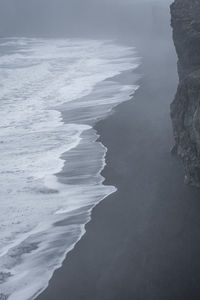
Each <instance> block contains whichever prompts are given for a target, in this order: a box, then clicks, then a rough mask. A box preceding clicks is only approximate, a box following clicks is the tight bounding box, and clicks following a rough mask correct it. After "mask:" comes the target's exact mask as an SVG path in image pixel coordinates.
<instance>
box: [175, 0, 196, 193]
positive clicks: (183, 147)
mask: <svg viewBox="0 0 200 300" xmlns="http://www.w3.org/2000/svg"><path fill="white" fill-rule="evenodd" d="M171 16H172V21H171V25H172V28H173V39H174V44H175V47H176V51H177V55H178V73H179V81H180V82H179V86H178V90H177V93H176V96H175V99H174V101H173V103H172V104H171V118H172V123H173V130H174V137H175V149H176V152H177V154H178V155H179V156H180V157H181V158H182V160H183V163H184V169H185V182H186V183H187V184H191V185H195V186H198V187H200V0H175V1H174V3H173V4H172V5H171Z"/></svg>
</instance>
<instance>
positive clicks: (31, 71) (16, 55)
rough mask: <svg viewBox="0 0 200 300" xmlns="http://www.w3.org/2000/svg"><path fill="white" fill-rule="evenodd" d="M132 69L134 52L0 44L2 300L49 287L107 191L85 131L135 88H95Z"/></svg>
mask: <svg viewBox="0 0 200 300" xmlns="http://www.w3.org/2000/svg"><path fill="white" fill-rule="evenodd" d="M5 53H6V54H5ZM7 53H10V54H7ZM137 66H138V59H137V58H136V55H135V50H134V49H132V48H130V47H123V46H119V45H116V44H114V43H113V42H110V41H97V40H78V39H74V40H73V39H71V40H69V39H68V40H64V39H62V40H48V39H26V38H19V39H18V38H13V39H2V40H0V108H1V109H0V165H1V169H0V270H1V272H2V273H4V274H5V281H4V282H2V283H1V284H0V294H1V293H2V294H4V295H7V296H9V297H8V299H9V300H28V299H34V298H35V297H36V296H37V295H38V294H39V293H40V292H41V291H42V290H43V289H44V288H45V287H46V286H47V285H48V281H49V279H50V278H51V276H52V274H53V272H54V271H55V270H56V269H57V268H58V267H60V266H61V264H62V261H63V260H64V258H65V256H66V254H67V253H68V252H69V251H70V250H71V249H73V247H74V245H75V244H76V243H77V241H78V240H79V239H80V238H81V236H82V235H83V234H84V232H85V229H84V226H85V224H86V223H87V222H88V221H89V220H90V215H91V210H92V208H93V207H94V206H95V205H96V204H97V203H99V202H100V201H101V200H103V199H104V198H105V197H106V196H107V195H109V194H111V193H113V192H114V191H115V190H116V189H115V188H114V187H110V186H104V185H103V181H104V178H103V177H102V176H101V174H100V173H101V171H102V169H103V168H104V166H105V154H106V148H105V147H104V146H103V145H102V144H101V143H99V142H96V140H97V138H98V136H97V135H96V132H95V131H94V129H93V128H92V125H93V124H94V123H95V122H96V121H97V120H99V119H102V118H104V117H105V116H106V115H107V114H108V113H109V112H110V111H111V110H112V108H113V107H114V106H116V105H117V104H119V103H120V102H122V101H125V100H128V99H129V95H130V94H131V93H133V91H135V90H136V89H137V88H138V87H137V86H135V85H122V84H120V83H117V82H115V81H113V80H107V81H104V80H105V79H108V78H111V77H113V76H115V75H118V74H120V73H121V72H123V71H127V70H131V69H135V68H136V67H137ZM62 110H64V111H65V119H66V120H65V123H64V122H63V119H62V114H61V111H62ZM64 153H65V156H64V157H63V156H62V155H63V154H64ZM64 159H65V160H66V163H67V165H66V166H65V174H64V173H63V174H64V175H62V176H61V175H60V176H56V174H57V173H59V172H60V171H61V170H62V169H63V167H64V163H65V160H64ZM58 178H60V179H59V181H58ZM63 180H64V182H65V184H64V182H63ZM62 220H65V223H64V225H59V226H54V224H55V223H57V222H60V221H62ZM6 274H10V275H12V276H10V277H9V276H7V275H6Z"/></svg>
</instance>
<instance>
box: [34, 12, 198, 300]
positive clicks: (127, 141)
mask: <svg viewBox="0 0 200 300" xmlns="http://www.w3.org/2000/svg"><path fill="white" fill-rule="evenodd" d="M165 13H166V16H167V17H168V19H169V11H168V10H166V12H165ZM169 23H170V19H169ZM135 32H137V30H136V29H135V31H133V34H132V36H129V38H130V40H132V41H133V44H134V45H135V46H136V48H137V50H138V53H139V55H140V56H142V57H143V60H142V65H141V67H140V68H139V69H138V73H139V74H141V75H142V78H141V79H140V81H139V83H140V89H139V90H138V91H137V92H136V94H135V96H134V98H133V100H131V101H129V102H126V103H124V104H122V105H120V106H118V107H117V108H116V109H115V112H114V113H113V115H111V116H110V117H108V118H107V119H106V120H103V121H101V122H100V123H98V124H97V126H96V128H97V131H98V133H99V134H100V136H101V141H102V142H103V144H104V145H105V146H106V147H107V148H108V153H107V166H106V168H105V169H104V171H103V176H104V177H105V178H106V181H105V184H109V185H114V186H116V187H117V188H118V191H117V193H115V194H113V195H111V196H110V197H108V198H107V199H105V200H104V201H103V202H101V203H100V205H98V206H97V207H96V208H95V209H94V211H93V213H92V221H91V222H90V223H89V224H88V225H87V227H86V231H87V232H86V234H85V236H84V237H83V238H82V240H81V241H80V242H79V243H78V244H77V245H76V247H75V249H74V250H73V251H72V252H71V253H70V254H69V255H68V257H67V259H66V261H65V262H64V264H63V266H62V268H61V269H60V270H58V271H57V272H55V274H54V277H53V278H52V280H51V281H50V284H49V287H48V288H47V290H46V291H44V293H42V294H41V295H40V296H39V297H38V298H37V300H56V299H59V300H68V299H69V300H79V299H80V300H86V299H87V300H133V299H135V300H165V299H166V300H179V299H181V300H197V299H200V259H199V255H200V197H199V196H200V191H199V190H197V189H194V188H191V187H188V186H185V185H184V183H183V169H182V165H181V163H180V161H179V160H178V159H177V158H176V157H173V156H172V155H171V154H170V148H171V146H172V145H173V138H172V128H171V121H170V116H169V106H170V102H171V101H172V99H173V97H174V94H175V90H176V86H177V72H176V55H175V51H174V48H173V42H172V39H171V32H170V28H168V29H166V30H165V28H164V29H163V30H160V28H158V31H157V32H155V34H154V35H152V36H151V35H149V36H148V39H147V37H146V36H145V35H140V33H138V34H136V33H135Z"/></svg>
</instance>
